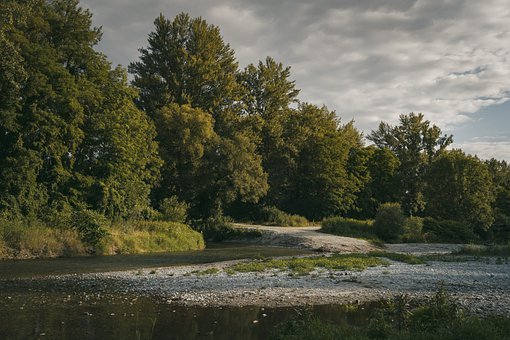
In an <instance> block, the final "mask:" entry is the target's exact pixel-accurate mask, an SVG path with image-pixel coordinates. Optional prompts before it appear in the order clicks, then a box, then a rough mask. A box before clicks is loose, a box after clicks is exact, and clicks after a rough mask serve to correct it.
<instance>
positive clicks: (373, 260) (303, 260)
mask: <svg viewBox="0 0 510 340" xmlns="http://www.w3.org/2000/svg"><path fill="white" fill-rule="evenodd" d="M386 264H387V262H386V261H384V260H381V259H378V258H377V257H374V256H369V255H364V254H336V255H332V256H320V257H298V258H290V259H268V260H262V261H251V262H241V263H238V264H236V265H234V266H232V267H231V269H233V270H234V271H237V272H243V273H246V272H263V271H266V270H271V269H280V270H289V271H291V272H296V273H299V274H308V273H310V272H311V271H313V270H314V269H315V268H325V269H330V270H358V271H362V270H365V269H366V268H368V267H376V266H382V265H386Z"/></svg>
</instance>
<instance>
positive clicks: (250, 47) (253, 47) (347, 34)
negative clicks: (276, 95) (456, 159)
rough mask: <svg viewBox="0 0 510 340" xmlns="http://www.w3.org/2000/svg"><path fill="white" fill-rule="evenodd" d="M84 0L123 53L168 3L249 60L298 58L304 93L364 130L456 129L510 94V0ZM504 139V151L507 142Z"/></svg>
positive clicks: (292, 61)
mask: <svg viewBox="0 0 510 340" xmlns="http://www.w3.org/2000/svg"><path fill="white" fill-rule="evenodd" d="M82 3H83V4H84V5H85V6H90V7H91V9H92V11H93V12H94V13H95V17H94V18H95V22H96V24H97V25H102V26H103V27H104V32H105V34H104V42H103V44H102V45H101V48H102V49H103V50H105V52H106V53H107V54H108V55H109V57H110V58H111V59H113V60H114V62H115V63H117V62H120V63H123V64H127V63H128V62H129V61H133V60H136V58H137V57H138V52H137V50H136V49H137V48H138V47H141V46H144V45H145V44H146V37H147V34H148V32H150V31H151V30H152V22H153V19H154V18H155V17H156V16H157V15H158V14H159V12H163V14H165V15H166V16H167V17H169V18H172V17H173V16H174V15H176V14H178V13H179V12H181V11H185V12H189V13H190V15H192V16H202V17H204V18H205V19H206V20H208V21H209V22H211V23H213V24H215V25H218V26H219V27H220V29H221V30H222V34H223V36H224V38H225V41H226V42H228V43H230V44H231V46H232V47H233V48H234V49H235V50H236V51H237V55H238V58H239V61H240V66H241V67H243V66H245V65H246V64H248V63H252V62H253V63H254V62H257V61H258V60H263V59H264V58H265V57H266V56H267V55H270V56H273V57H274V58H275V59H277V60H279V61H282V62H283V63H284V64H286V65H289V66H292V74H293V77H294V79H295V80H296V83H297V86H298V87H299V88H301V96H300V97H301V99H303V100H306V101H310V102H313V103H317V104H326V105H327V106H328V107H329V108H330V109H333V110H336V111H337V113H338V114H339V115H340V116H341V117H343V118H344V120H349V119H351V118H355V120H356V121H357V126H358V127H360V128H361V129H364V130H370V129H373V128H375V127H376V126H377V123H378V122H379V121H380V120H385V121H389V122H391V123H395V122H396V121H397V119H398V115H399V114H402V113H409V112H423V113H424V114H425V116H426V118H427V119H430V120H432V121H433V122H434V123H436V124H438V125H439V126H441V127H442V128H443V129H446V130H449V131H450V132H453V133H455V128H456V127H457V126H459V125H461V124H464V123H466V122H469V117H468V116H467V115H466V114H469V113H472V112H476V111H477V110H479V109H480V108H482V107H485V106H488V105H492V104H497V103H502V102H504V101H505V100H507V99H508V98H510V81H509V79H510V44H509V43H508V42H509V39H510V6H509V5H508V1H507V0H487V1H483V2H482V1H467V0H437V1H427V0H406V1H404V0H403V1H391V0H364V1H363V0H345V1H337V0H316V1H313V2H312V1H307V0H279V1H269V0H261V1H250V0H219V1H207V0H196V1H184V0H150V1H148V2H147V1H143V2H135V1H128V0H114V1H103V0H83V1H82ZM494 124H495V126H496V125H497V122H495V123H494ZM509 137H510V136H509ZM479 143H482V142H479ZM471 145H472V147H471V148H472V150H475V149H476V148H477V149H478V150H480V152H488V151H487V150H489V149H490V148H489V146H488V145H487V144H471ZM496 145H497V146H495V148H497V149H501V155H503V154H505V151H504V150H503V149H504V146H505V144H502V145H503V146H501V145H500V144H496ZM484 148H485V149H484ZM483 150H486V151H483ZM506 155H507V156H505V157H506V158H510V151H506Z"/></svg>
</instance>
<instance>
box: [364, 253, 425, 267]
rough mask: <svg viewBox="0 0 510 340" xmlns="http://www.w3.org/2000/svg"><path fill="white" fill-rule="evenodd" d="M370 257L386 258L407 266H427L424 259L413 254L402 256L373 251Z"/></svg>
mask: <svg viewBox="0 0 510 340" xmlns="http://www.w3.org/2000/svg"><path fill="white" fill-rule="evenodd" d="M369 255H371V256H376V257H384V258H387V259H390V260H393V261H398V262H404V263H407V264H425V260H424V259H423V258H422V257H418V256H415V255H411V254H400V253H389V252H384V251H373V252H370V253H369Z"/></svg>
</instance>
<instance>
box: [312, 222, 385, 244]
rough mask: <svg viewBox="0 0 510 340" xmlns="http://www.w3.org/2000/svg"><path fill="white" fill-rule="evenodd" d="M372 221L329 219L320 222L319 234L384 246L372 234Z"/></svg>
mask: <svg viewBox="0 0 510 340" xmlns="http://www.w3.org/2000/svg"><path fill="white" fill-rule="evenodd" d="M373 224H374V221H372V220H355V219H352V218H344V217H331V218H328V219H325V220H324V221H322V224H321V230H320V231H321V232H323V233H327V234H333V235H338V236H346V237H356V238H362V239H366V240H368V241H370V242H372V243H374V244H376V245H381V244H384V242H382V241H381V240H380V239H379V238H377V236H375V234H374V227H373Z"/></svg>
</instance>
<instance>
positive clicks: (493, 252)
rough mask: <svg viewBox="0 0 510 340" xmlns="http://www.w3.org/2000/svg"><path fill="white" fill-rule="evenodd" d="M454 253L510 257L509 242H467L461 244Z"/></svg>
mask: <svg viewBox="0 0 510 340" xmlns="http://www.w3.org/2000/svg"><path fill="white" fill-rule="evenodd" d="M455 254H456V255H473V256H498V257H510V243H508V244H507V245H492V246H483V245H474V244H469V245H465V246H463V247H462V248H461V249H460V250H459V251H458V252H456V253H455Z"/></svg>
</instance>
